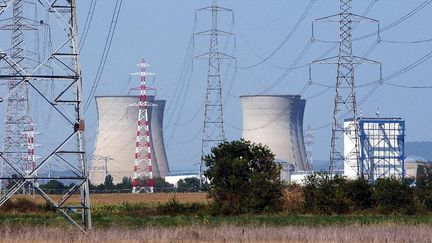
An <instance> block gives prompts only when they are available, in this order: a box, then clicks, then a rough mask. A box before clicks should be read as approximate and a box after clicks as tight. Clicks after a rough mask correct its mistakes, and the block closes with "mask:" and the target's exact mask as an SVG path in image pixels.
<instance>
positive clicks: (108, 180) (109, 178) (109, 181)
mask: <svg viewBox="0 0 432 243" xmlns="http://www.w3.org/2000/svg"><path fill="white" fill-rule="evenodd" d="M113 181H114V178H113V177H112V175H107V176H106V177H105V181H104V186H105V190H107V191H111V190H113V189H114V182H113Z"/></svg>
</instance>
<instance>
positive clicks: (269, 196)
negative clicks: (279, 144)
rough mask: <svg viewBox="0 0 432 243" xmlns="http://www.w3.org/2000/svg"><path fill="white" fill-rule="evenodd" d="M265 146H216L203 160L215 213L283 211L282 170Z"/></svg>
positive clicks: (231, 144)
mask: <svg viewBox="0 0 432 243" xmlns="http://www.w3.org/2000/svg"><path fill="white" fill-rule="evenodd" d="M274 160H275V156H274V154H273V153H272V152H271V151H270V149H269V148H268V147H267V146H264V145H261V144H254V143H251V142H249V141H245V140H243V139H242V140H240V141H233V142H225V143H221V144H219V145H218V146H217V147H215V148H213V149H212V150H211V153H210V154H208V155H206V156H205V157H204V161H205V164H206V166H207V170H206V171H205V173H204V175H205V176H206V177H207V178H208V179H209V181H210V190H209V197H210V198H211V199H213V202H214V210H215V213H218V214H240V213H247V212H253V213H259V212H263V211H278V210H281V209H282V207H283V183H282V181H281V178H280V171H281V166H280V165H279V164H277V163H275V162H274Z"/></svg>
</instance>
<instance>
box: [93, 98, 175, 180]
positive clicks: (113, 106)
mask: <svg viewBox="0 0 432 243" xmlns="http://www.w3.org/2000/svg"><path fill="white" fill-rule="evenodd" d="M148 101H149V102H150V103H153V104H155V106H152V107H149V121H150V124H149V127H150V141H151V145H152V147H151V152H152V167H153V176H154V177H161V178H165V176H166V175H167V174H168V173H169V167H168V161H167V157H166V153H165V147H164V139H163V114H164V108H165V101H164V100H155V99H154V96H148ZM138 102H139V96H98V97H96V106H97V114H98V129H97V138H96V144H95V149H94V156H93V159H92V167H91V170H90V181H91V182H92V183H93V184H101V183H103V182H104V180H105V174H106V173H108V174H110V175H112V176H113V179H114V183H120V182H121V181H122V179H123V177H132V175H133V166H134V159H135V157H134V155H135V143H136V131H137V119H138V107H137V106H133V105H132V104H136V103H138ZM102 158H107V159H108V160H105V161H104V159H102ZM106 162H107V163H106Z"/></svg>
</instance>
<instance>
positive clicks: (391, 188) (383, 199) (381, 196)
mask: <svg viewBox="0 0 432 243" xmlns="http://www.w3.org/2000/svg"><path fill="white" fill-rule="evenodd" d="M374 189H375V193H374V197H375V200H376V203H377V206H378V210H379V212H380V213H384V214H391V213H407V214H412V213H414V212H415V202H414V190H413V188H411V187H410V186H409V185H408V184H407V183H405V182H403V181H401V180H398V179H396V178H384V179H378V180H376V182H375V185H374Z"/></svg>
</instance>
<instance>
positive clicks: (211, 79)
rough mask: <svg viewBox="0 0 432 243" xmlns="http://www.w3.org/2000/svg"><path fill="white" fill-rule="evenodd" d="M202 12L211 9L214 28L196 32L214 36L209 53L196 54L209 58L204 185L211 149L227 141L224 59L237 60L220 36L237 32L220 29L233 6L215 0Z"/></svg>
mask: <svg viewBox="0 0 432 243" xmlns="http://www.w3.org/2000/svg"><path fill="white" fill-rule="evenodd" d="M201 11H209V12H211V26H212V28H211V30H206V31H202V32H198V33H195V35H205V36H209V38H210V50H209V52H207V53H204V54H201V55H199V56H196V57H195V59H208V75H207V89H206V98H205V108H204V126H203V138H202V147H201V163H200V178H201V179H200V184H201V180H202V172H203V169H204V161H203V158H204V156H205V155H206V154H208V153H209V152H210V150H211V148H213V147H215V146H217V145H219V144H220V143H223V142H225V140H226V137H225V130H224V119H223V104H222V82H221V62H222V60H223V59H235V58H234V57H232V56H230V55H227V54H225V53H223V52H221V51H220V47H219V41H220V38H219V37H220V36H221V35H225V36H227V35H228V36H229V35H233V34H232V33H230V32H227V31H223V30H220V29H219V28H218V25H219V19H218V18H219V13H220V12H229V13H231V14H233V11H232V10H231V9H227V8H223V7H220V6H218V2H217V0H213V1H212V5H211V6H210V7H205V8H201V9H198V10H197V12H201Z"/></svg>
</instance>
